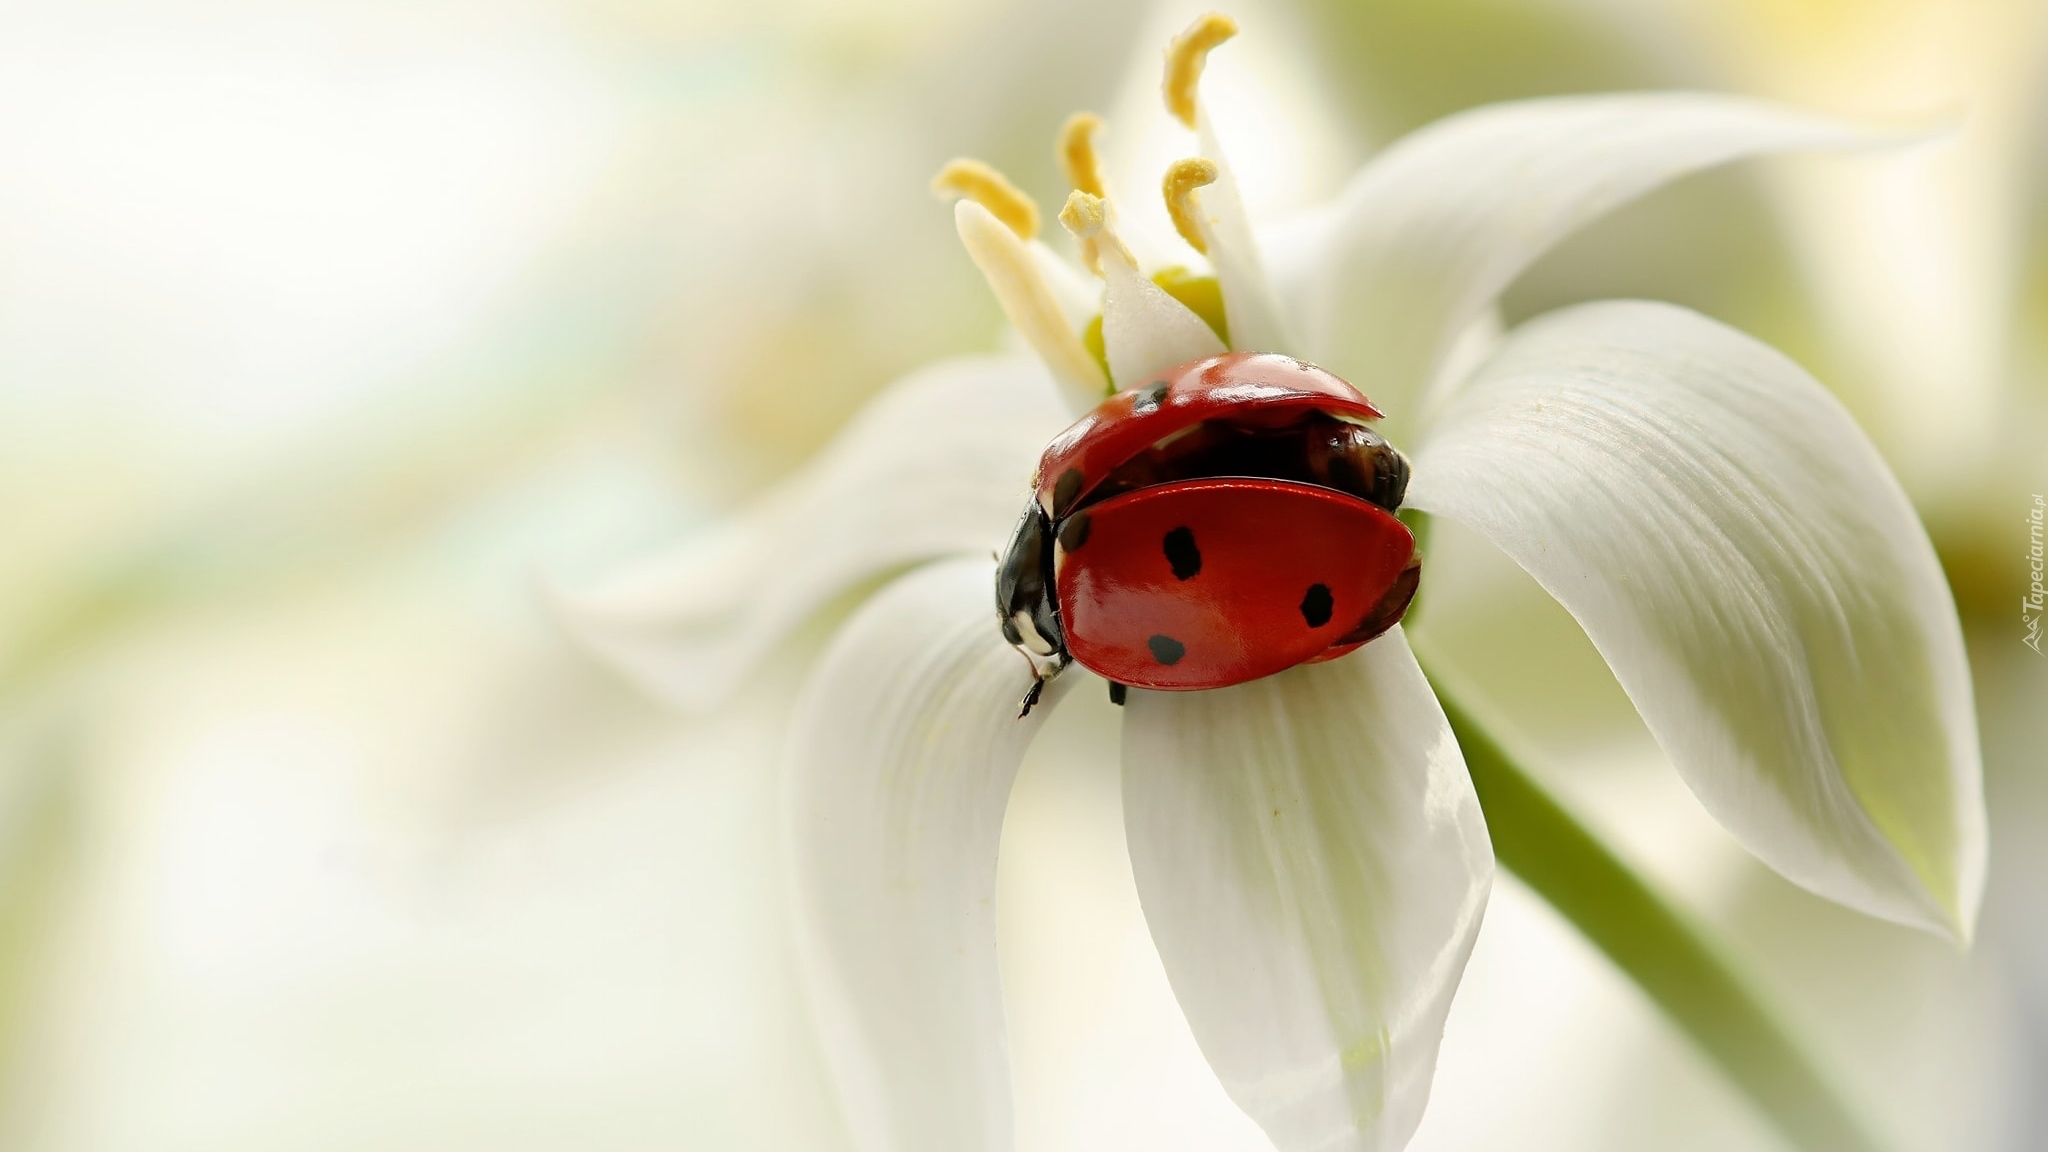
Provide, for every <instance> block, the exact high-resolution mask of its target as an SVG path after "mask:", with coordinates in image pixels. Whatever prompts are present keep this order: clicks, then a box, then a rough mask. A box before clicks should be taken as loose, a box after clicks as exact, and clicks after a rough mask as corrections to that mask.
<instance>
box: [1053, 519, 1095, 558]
mask: <svg viewBox="0 0 2048 1152" xmlns="http://www.w3.org/2000/svg"><path fill="white" fill-rule="evenodd" d="M1091 527H1093V525H1092V524H1091V523H1089V519H1088V514H1087V513H1086V512H1076V513H1074V514H1073V515H1072V516H1070V517H1068V518H1067V522H1066V523H1065V524H1062V525H1060V547H1062V548H1064V549H1066V550H1067V551H1069V552H1073V551H1075V550H1077V549H1079V548H1080V547H1081V545H1083V544H1086V543H1087V542H1088V529H1089V528H1091Z"/></svg>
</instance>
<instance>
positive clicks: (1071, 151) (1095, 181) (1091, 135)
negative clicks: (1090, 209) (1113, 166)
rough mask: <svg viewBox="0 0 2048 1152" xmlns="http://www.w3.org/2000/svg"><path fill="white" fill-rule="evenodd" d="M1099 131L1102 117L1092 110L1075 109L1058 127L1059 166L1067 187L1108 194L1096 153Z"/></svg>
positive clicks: (1090, 192)
mask: <svg viewBox="0 0 2048 1152" xmlns="http://www.w3.org/2000/svg"><path fill="white" fill-rule="evenodd" d="M1101 130H1102V117H1100V116H1097V115H1096V114H1095V113H1093V112H1076V113H1074V114H1073V115H1072V116H1069V117H1067V122H1066V123H1065V124H1063V125H1061V126H1060V167H1061V168H1063V169H1065V170H1066V173H1067V184H1068V186H1069V187H1072V188H1076V189H1079V190H1080V191H1082V192H1086V193H1088V194H1089V195H1090V196H1107V195H1108V193H1107V192H1104V191H1103V190H1102V189H1103V185H1102V164H1101V161H1100V160H1099V158H1098V157H1097V156H1096V155H1095V134H1096V133H1097V132H1100V131H1101Z"/></svg>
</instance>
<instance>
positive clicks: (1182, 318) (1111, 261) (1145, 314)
mask: <svg viewBox="0 0 2048 1152" xmlns="http://www.w3.org/2000/svg"><path fill="white" fill-rule="evenodd" d="M1110 247H1111V248H1112V249H1114V250H1113V251H1109V252H1105V253H1104V255H1103V258H1102V277H1103V280H1104V282H1105V286H1104V290H1103V293H1102V347H1103V351H1104V353H1105V354H1106V355H1107V357H1108V359H1109V374H1110V376H1111V378H1112V379H1113V380H1114V381H1115V386H1116V387H1117V388H1119V389H1124V388H1136V387H1138V386H1140V385H1142V384H1144V383H1146V382H1147V381H1150V380H1152V379H1153V378H1154V377H1156V376H1158V375H1159V373H1161V372H1163V371H1165V370H1166V369H1168V368H1172V367H1174V366H1175V365H1177V364H1185V363H1187V362H1188V361H1190V360H1200V359H1202V358H1203V357H1205V356H1216V355H1220V354H1221V353H1223V352H1225V351H1228V349H1226V348H1224V346H1223V341H1221V340H1219V339H1217V338H1216V333H1215V332H1214V331H1212V330H1211V329H1210V327H1209V324H1208V322H1207V321H1205V320H1203V319H1202V318H1201V317H1200V316H1197V315H1195V314H1194V313H1193V312H1192V311H1190V310H1189V309H1188V306H1187V305H1185V304H1183V303H1181V302H1180V301H1178V300H1175V299H1174V298H1173V297H1171V296H1169V295H1167V294H1166V290H1165V289H1163V288H1161V287H1160V286H1159V285H1157V284H1154V283H1153V282H1152V281H1151V279H1150V278H1149V277H1147V276H1146V275H1145V274H1144V273H1143V272H1141V271H1139V270H1138V265H1137V263H1136V262H1135V261H1134V260H1133V259H1132V258H1131V257H1130V255H1129V253H1128V252H1127V251H1125V250H1123V249H1122V248H1121V246H1120V245H1112V246H1110Z"/></svg>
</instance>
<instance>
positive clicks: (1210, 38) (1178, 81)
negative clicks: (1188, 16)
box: [1164, 12, 1237, 128]
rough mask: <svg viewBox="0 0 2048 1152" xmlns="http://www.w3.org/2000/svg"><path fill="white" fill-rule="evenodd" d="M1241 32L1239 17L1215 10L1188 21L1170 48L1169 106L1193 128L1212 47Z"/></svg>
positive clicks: (1166, 88)
mask: <svg viewBox="0 0 2048 1152" xmlns="http://www.w3.org/2000/svg"><path fill="white" fill-rule="evenodd" d="M1235 35H1237V21H1235V20H1232V19H1231V18H1230V17H1228V16H1224V15H1220V14H1218V13H1215V12H1211V13H1209V14H1208V15H1206V16H1203V17H1201V18H1199V19H1197V20H1196V21H1195V22H1194V23H1193V24H1190V25H1188V30H1187V31H1185V32H1183V33H1181V34H1180V35H1178V36H1176V37H1174V38H1173V43H1172V44H1169V45H1167V48H1166V83H1165V85H1164V89H1165V93H1166V110H1167V111H1168V112H1171V113H1173V115H1174V117H1175V118H1176V119H1178V120H1179V121H1180V122H1181V123H1183V124H1185V125H1187V126H1188V127H1190V128H1193V127H1194V126H1195V97H1196V93H1197V92H1198V90H1199V89H1200V88H1201V84H1202V65H1203V64H1204V63H1205V62H1207V60H1208V59H1209V50H1210V49H1212V48H1214V47H1216V46H1217V45H1218V44H1221V43H1223V42H1224V41H1225V40H1228V39H1230V38H1231V37H1232V36H1235Z"/></svg>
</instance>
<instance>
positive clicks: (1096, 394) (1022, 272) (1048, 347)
mask: <svg viewBox="0 0 2048 1152" xmlns="http://www.w3.org/2000/svg"><path fill="white" fill-rule="evenodd" d="M953 222H954V225H955V227H957V228H958V229H959V232H960V241H961V243H963V244H965V245H966V246H967V254H968V256H970V257H972V258H973V260H974V264H975V267H977V268H979V269H981V274H982V276H984V277H985V278H986V279H987V280H988V284H989V288H990V289H992V290H993V291H994V292H995V295H996V300H997V302H999V303H1000V304H1002V306H1003V312H1004V314H1005V315H1007V316H1008V317H1009V318H1010V323H1012V324H1014V325H1016V327H1017V331H1018V332H1019V333H1021V334H1022V335H1023V337H1024V339H1025V341H1026V342H1027V343H1029V344H1030V345H1031V348H1032V350H1033V351H1035V352H1037V353H1038V357H1039V359H1041V360H1043V361H1044V362H1045V366H1046V368H1048V369H1049V370H1051V372H1052V375H1053V378H1054V379H1055V380H1057V381H1058V382H1059V385H1060V391H1061V393H1062V395H1064V396H1065V397H1066V400H1067V402H1068V404H1069V406H1070V407H1072V408H1073V410H1074V411H1075V412H1076V413H1081V412H1086V411H1087V410H1088V409H1090V408H1093V407H1094V406H1095V405H1096V404H1097V403H1099V402H1100V401H1101V400H1102V397H1103V394H1104V393H1105V392H1106V391H1107V390H1108V386H1109V379H1108V376H1107V374H1106V373H1105V372H1104V371H1103V369H1102V368H1101V367H1100V366H1099V365H1098V364H1097V363H1096V361H1095V358H1094V357H1093V356H1091V355H1089V353H1088V349H1087V348H1085V347H1084V346H1083V345H1082V343H1081V337H1080V336H1079V335H1078V334H1077V333H1076V332H1075V331H1074V330H1073V329H1072V328H1070V327H1068V323H1067V315H1066V312H1065V311H1064V310H1062V309H1061V307H1060V304H1059V300H1058V298H1057V297H1056V296H1055V295H1054V293H1053V288H1052V284H1051V283H1050V282H1049V281H1048V280H1047V278H1046V274H1045V269H1044V268H1043V267H1041V266H1040V263H1039V254H1042V253H1043V252H1044V248H1043V246H1042V245H1039V244H1037V243H1035V242H1033V241H1029V240H1024V239H1021V238H1020V237H1018V236H1017V234H1016V233H1015V232H1014V231H1012V230H1011V229H1009V228H1008V227H1006V226H1004V225H1003V224H1002V223H1000V222H998V221H997V220H996V218H995V215H994V213H992V212H990V211H989V210H988V209H986V208H983V207H982V206H981V204H980V203H979V202H977V201H974V200H962V201H961V202H960V203H958V204H956V205H954V207H953Z"/></svg>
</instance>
